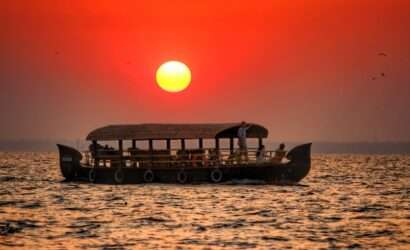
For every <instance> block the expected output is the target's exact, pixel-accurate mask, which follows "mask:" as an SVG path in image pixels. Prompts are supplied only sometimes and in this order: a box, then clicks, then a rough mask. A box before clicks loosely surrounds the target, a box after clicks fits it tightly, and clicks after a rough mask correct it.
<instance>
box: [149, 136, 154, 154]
mask: <svg viewBox="0 0 410 250" xmlns="http://www.w3.org/2000/svg"><path fill="white" fill-rule="evenodd" d="M148 149H149V151H150V152H152V151H154V146H153V143H152V139H149V140H148Z"/></svg>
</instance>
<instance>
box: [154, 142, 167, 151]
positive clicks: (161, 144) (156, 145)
mask: <svg viewBox="0 0 410 250" xmlns="http://www.w3.org/2000/svg"><path fill="white" fill-rule="evenodd" d="M153 146H154V150H164V149H167V142H166V141H165V140H154V141H153Z"/></svg>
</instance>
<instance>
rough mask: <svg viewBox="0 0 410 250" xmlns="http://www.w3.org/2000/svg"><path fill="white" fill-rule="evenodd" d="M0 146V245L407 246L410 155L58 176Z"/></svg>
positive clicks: (44, 158) (42, 160)
mask: <svg viewBox="0 0 410 250" xmlns="http://www.w3.org/2000/svg"><path fill="white" fill-rule="evenodd" d="M57 161H58V159H57V155H56V154H53V153H42V154H40V153H0V249H16V248H22V249H24V248H32V249H38V248H41V249H47V248H48V249H75V248H91V249H140V248H144V249H158V248H163V249H176V248H180V249H249V248H254V249H272V248H273V249H286V248H292V249H319V248H323V249H329V248H333V249H339V248H340V249H346V248H350V249H360V248H361V249H388V248H390V249H410V186H409V183H410V170H409V169H410V156H362V155H316V156H314V160H313V169H312V172H311V173H310V174H309V176H308V177H307V178H306V179H304V180H303V181H302V182H301V183H300V185H296V186H272V185H187V186H180V185H159V184H152V185H122V186H115V185H92V184H80V183H62V182H61V181H62V178H61V176H60V173H59V170H58V166H57Z"/></svg>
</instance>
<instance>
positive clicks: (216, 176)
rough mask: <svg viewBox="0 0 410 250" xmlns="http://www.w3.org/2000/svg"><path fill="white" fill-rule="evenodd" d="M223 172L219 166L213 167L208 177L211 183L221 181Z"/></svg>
mask: <svg viewBox="0 0 410 250" xmlns="http://www.w3.org/2000/svg"><path fill="white" fill-rule="evenodd" d="M223 176H224V175H223V173H222V171H221V170H220V169H219V168H215V169H213V170H212V171H211V174H210V177H211V181H212V182H213V183H218V182H221V181H222V178H223Z"/></svg>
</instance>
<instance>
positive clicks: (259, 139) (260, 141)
mask: <svg viewBox="0 0 410 250" xmlns="http://www.w3.org/2000/svg"><path fill="white" fill-rule="evenodd" d="M258 144H259V148H260V147H262V145H263V139H262V138H261V137H259V138H258Z"/></svg>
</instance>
